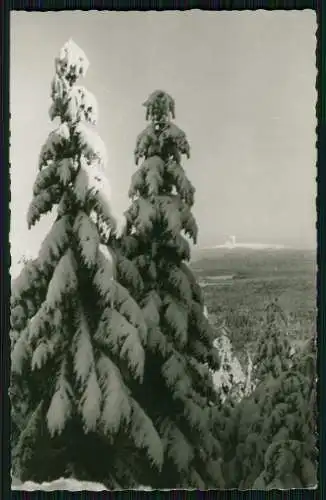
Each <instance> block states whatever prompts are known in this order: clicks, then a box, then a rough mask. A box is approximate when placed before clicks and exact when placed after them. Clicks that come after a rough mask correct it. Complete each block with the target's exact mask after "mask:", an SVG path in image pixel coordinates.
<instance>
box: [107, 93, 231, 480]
mask: <svg viewBox="0 0 326 500" xmlns="http://www.w3.org/2000/svg"><path fill="white" fill-rule="evenodd" d="M144 106H145V108H146V119H147V120H148V121H149V124H148V126H147V127H146V128H145V130H144V131H143V132H142V133H141V134H140V135H139V136H138V139H137V144H136V149H135V162H136V164H137V166H138V164H139V163H140V165H139V166H138V168H137V170H136V172H135V173H134V175H133V178H132V181H131V187H130V191H129V194H130V197H131V199H132V202H131V206H130V208H129V209H128V210H127V212H126V219H127V226H126V233H125V236H124V237H123V238H122V244H121V248H120V251H121V254H125V255H126V256H127V257H128V259H130V260H131V261H132V263H133V264H135V265H136V266H137V269H138V272H139V277H138V279H137V280H135V285H137V284H138V283H139V282H140V279H142V282H143V287H142V288H141V289H139V287H138V286H135V287H133V288H132V289H131V292H132V294H133V295H134V296H135V298H136V299H137V302H138V303H140V304H141V306H142V311H143V314H144V316H145V318H146V322H147V325H148V336H147V348H146V358H145V370H144V379H143V384H142V386H141V387H139V388H138V390H136V393H137V398H138V399H139V400H140V401H141V405H142V406H143V407H144V408H145V409H146V412H147V414H148V415H149V416H150V418H151V419H152V421H153V423H154V426H155V428H156V429H157V432H158V434H159V436H160V439H161V442H162V445H163V449H164V464H163V468H162V471H161V473H159V474H155V471H153V472H152V473H151V474H150V475H149V476H147V477H144V478H143V484H148V485H150V486H152V487H154V488H178V487H180V488H182V487H184V488H188V487H193V488H206V487H208V486H211V487H213V488H218V487H219V484H220V483H221V482H222V478H221V475H220V467H219V464H220V461H219V457H220V453H221V450H220V446H219V443H218V442H217V440H216V439H215V438H214V436H213V434H212V430H211V427H210V422H211V418H210V403H212V402H213V401H214V400H215V398H216V393H215V391H214V384H213V380H212V375H211V370H216V369H218V367H219V356H218V352H217V349H216V348H214V346H213V341H214V332H213V330H212V328H211V327H210V324H209V322H208V320H207V318H206V317H205V314H204V304H203V297H202V292H201V288H200V286H199V284H198V283H197V282H196V279H195V277H194V275H193V273H192V272H191V270H190V268H189V267H188V265H187V264H186V261H188V260H189V258H190V246H189V242H188V240H187V236H188V237H190V238H192V239H193V241H194V242H196V239H197V231H198V229H197V225H196V221H195V219H194V217H193V215H192V213H191V207H192V205H193V203H194V193H195V189H194V187H193V186H192V184H191V182H190V181H189V180H188V178H187V176H186V173H185V170H184V169H183V167H182V166H181V156H182V155H185V156H189V144H188V142H187V139H186V135H185V133H184V132H183V131H182V130H181V129H179V128H178V127H177V126H176V125H175V123H173V121H172V120H173V118H174V111H175V110H174V100H173V99H172V97H171V96H170V95H168V94H167V93H166V92H163V91H155V92H153V93H152V94H151V95H150V96H149V98H148V100H147V101H146V102H145V104H144ZM117 269H118V271H119V265H118V267H117ZM126 271H127V270H126ZM122 274H123V273H119V274H118V276H119V279H120V280H121V282H122V283H124V280H123V279H124V276H123V275H122ZM126 286H127V285H126Z"/></svg>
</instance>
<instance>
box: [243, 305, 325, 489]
mask: <svg viewBox="0 0 326 500" xmlns="http://www.w3.org/2000/svg"><path fill="white" fill-rule="evenodd" d="M278 314H279V315H280V316H282V311H281V310H280V309H279V306H278V305H276V306H275V304H272V305H271V307H270V308H268V309H267V328H266V330H265V335H263V336H262V337H267V338H266V339H265V344H266V346H268V345H269V338H270V346H271V347H270V349H269V350H268V349H264V348H263V347H262V348H261V349H260V350H259V356H256V358H255V363H256V365H255V370H256V373H259V374H260V380H259V378H258V377H257V384H258V385H257V387H256V389H255V390H254V391H253V393H252V394H251V395H250V396H249V397H248V398H245V399H244V400H243V401H242V402H241V404H240V406H239V412H238V417H237V418H238V426H237V434H238V435H237V438H236V439H235V441H236V442H237V447H236V454H235V455H236V462H237V467H238V470H239V471H240V477H241V480H240V483H239V485H238V487H239V488H240V489H250V488H257V489H270V488H284V489H286V488H294V487H298V488H300V487H307V486H311V485H312V483H314V470H315V469H314V465H313V460H314V457H315V440H314V429H313V421H314V420H313V418H312V415H311V411H312V405H311V401H312V398H313V392H312V389H311V387H312V385H311V381H312V377H311V370H310V372H309V375H304V374H303V373H301V372H302V371H303V372H305V370H304V369H300V368H299V366H302V363H303V364H304V362H303V359H306V358H305V356H303V358H301V357H299V359H300V361H298V362H297V364H296V363H291V360H290V347H289V345H288V342H287V339H286V334H285V333H284V329H282V328H281V327H280V325H282V321H278V320H277V315H278ZM269 336H270V337H269ZM262 343H263V341H262ZM262 352H265V354H268V355H269V356H270V358H269V359H268V360H266V361H265V359H264V358H263V357H262V356H261V353H262ZM312 358H313V356H312ZM258 359H259V360H260V361H259V362H260V364H261V365H262V366H260V364H259V362H258ZM308 364H309V363H308ZM267 367H269V371H268V370H267ZM307 371H309V370H307Z"/></svg>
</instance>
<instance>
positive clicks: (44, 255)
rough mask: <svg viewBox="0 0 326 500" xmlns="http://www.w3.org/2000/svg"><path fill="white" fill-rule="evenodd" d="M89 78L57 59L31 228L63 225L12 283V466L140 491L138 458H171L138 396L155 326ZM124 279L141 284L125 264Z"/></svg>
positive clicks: (83, 67) (68, 49) (151, 462)
mask: <svg viewBox="0 0 326 500" xmlns="http://www.w3.org/2000/svg"><path fill="white" fill-rule="evenodd" d="M87 68H88V61H87V58H86V56H85V54H84V53H83V51H82V50H81V49H80V48H79V47H78V46H77V45H75V43H74V42H73V41H72V40H69V41H68V42H67V43H66V44H65V45H64V46H63V48H62V49H61V51H60V53H59V56H58V57H57V58H56V60H55V76H54V79H53V82H52V90H51V98H52V105H51V108H50V118H51V119H52V120H55V119H56V120H57V122H58V124H57V127H56V128H55V129H54V130H53V131H52V132H51V133H50V135H49V137H48V139H47V140H46V142H45V144H44V146H43V148H42V150H41V154H40V160H39V173H38V174H37V177H36V180H35V183H34V190H33V199H32V202H31V204H30V208H29V211H28V226H29V227H32V226H33V225H34V224H35V223H36V222H37V221H38V220H39V219H40V217H41V216H42V215H43V214H46V213H48V212H49V211H51V210H52V209H55V207H57V208H56V219H55V221H54V223H53V225H52V227H51V229H50V231H49V233H48V235H47V236H46V237H45V239H44V241H43V243H42V245H41V248H40V251H39V254H38V256H37V257H36V258H35V259H33V260H29V261H28V262H27V263H26V264H25V266H24V269H23V270H22V272H21V273H20V275H19V276H18V277H17V278H16V279H15V280H14V282H13V284H12V297H11V328H12V331H11V339H12V382H11V400H12V411H13V419H14V422H15V432H14V434H15V441H16V443H15V448H14V451H13V468H14V474H15V475H18V476H20V479H21V480H26V479H28V480H35V481H47V480H51V479H56V478H58V477H61V476H64V477H67V475H73V476H74V477H77V478H78V479H84V480H91V481H99V482H102V483H104V484H105V485H106V486H107V487H112V488H113V487H127V488H128V487H133V486H134V485H135V484H138V479H137V471H135V470H134V469H132V465H133V464H134V457H137V454H138V455H139V456H141V457H142V461H143V462H148V467H153V468H154V469H155V467H157V468H158V469H160V467H161V465H162V461H163V453H164V451H163V442H162V439H161V435H160V434H159V432H158V429H156V428H155V427H154V425H153V423H152V421H151V419H150V418H149V416H148V415H147V414H146V412H145V411H144V410H143V408H142V407H141V405H140V404H139V402H138V401H137V400H136V399H134V397H133V394H132V393H131V390H130V387H131V386H132V384H133V383H134V382H135V381H137V382H135V383H140V382H141V381H142V379H143V377H144V364H145V346H146V343H147V341H148V339H147V327H146V323H145V321H144V319H143V314H142V311H141V309H140V308H139V307H138V305H137V303H136V302H135V300H134V299H133V298H132V297H131V295H130V294H129V292H128V291H127V289H126V288H124V287H123V286H122V285H121V284H119V282H118V281H117V280H116V262H115V255H114V251H113V247H114V242H115V240H116V239H117V238H118V237H119V234H118V233H119V228H118V227H117V222H116V217H115V215H114V214H113V212H112V207H111V204H110V186H109V183H108V182H107V181H106V179H105V175H104V169H105V147H104V144H103V142H102V140H101V139H100V138H99V136H98V135H97V133H96V130H95V125H96V122H97V115H98V111H97V103H96V100H95V97H94V96H93V94H91V93H90V92H89V91H88V90H87V89H86V88H84V87H82V86H79V85H77V80H78V79H79V77H82V76H84V75H85V73H86V71H87ZM124 271H125V272H124ZM119 272H120V274H123V272H124V278H125V279H124V283H125V284H126V285H129V282H128V279H129V278H130V280H131V281H132V284H133V285H135V286H136V287H137V286H138V284H139V283H138V277H139V272H138V271H137V269H136V268H135V269H134V267H133V264H132V263H131V262H129V261H128V260H127V259H126V258H125V257H123V256H121V255H119ZM139 281H140V283H141V282H142V280H141V278H140V277H139ZM130 288H132V286H131V285H130ZM149 344H150V345H152V341H151V339H149ZM131 460H132V464H131V465H130V464H129V462H130V461H131Z"/></svg>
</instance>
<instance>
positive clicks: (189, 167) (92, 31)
mask: <svg viewBox="0 0 326 500" xmlns="http://www.w3.org/2000/svg"><path fill="white" fill-rule="evenodd" d="M315 33H316V16H315V13H314V12H313V11H309V10H306V11H272V12H269V11H256V12H250V11H247V12H204V11H188V12H118V13H116V12H96V11H92V12H80V11H79V12H78V11H75V12H68V11H63V12H45V13H41V12H31V13H29V12H12V14H11V46H10V51H11V56H10V59H11V67H10V80H11V85H10V106H11V153H10V156H11V245H12V247H11V254H12V260H13V261H14V262H15V261H16V260H17V259H18V258H19V256H20V255H21V254H22V253H24V252H26V253H28V254H32V255H35V254H36V253H37V251H38V249H39V246H40V243H41V241H42V240H43V238H44V236H45V234H46V232H47V231H48V230H49V229H50V222H51V221H50V220H49V218H45V219H44V220H41V222H39V223H38V224H37V225H36V227H35V229H33V230H30V231H29V230H28V229H27V223H26V212H27V208H28V205H29V203H30V201H31V196H32V186H33V183H34V180H35V176H36V174H37V161H38V155H39V152H40V148H41V146H42V144H43V142H44V140H45V139H46V136H47V134H48V132H49V131H50V130H51V129H52V128H53V124H51V122H50V119H49V116H48V108H49V105H50V97H49V96H50V84H51V80H52V77H53V75H54V58H55V56H56V55H57V53H58V51H59V50H60V48H61V46H62V45H63V44H64V43H65V42H66V41H67V40H68V39H69V38H70V37H71V38H72V39H73V40H74V41H75V42H76V43H77V44H78V45H79V46H80V47H81V48H82V49H83V50H84V51H85V53H86V55H87V57H88V58H89V60H90V67H89V70H88V74H87V76H86V78H85V80H84V81H83V82H82V81H80V84H85V86H86V87H87V88H88V89H89V90H90V91H91V92H93V93H94V94H95V96H96V98H97V100H98V104H99V110H100V119H99V124H98V132H99V134H100V136H101V137H102V139H103V140H104V142H105V144H106V146H107V150H108V158H109V163H108V167H107V176H108V178H109V180H110V183H111V186H112V190H113V200H112V201H113V203H114V205H115V207H116V209H117V210H118V211H123V210H124V209H125V208H126V207H127V206H128V198H127V192H128V188H129V183H130V178H131V175H132V173H133V172H134V169H135V166H134V163H133V151H134V146H135V141H136V137H137V135H138V134H139V133H140V132H141V131H142V130H143V129H144V128H145V126H146V122H145V110H144V108H143V106H142V103H143V102H144V101H145V100H146V98H147V97H148V95H149V93H151V92H152V91H153V90H156V89H163V90H165V91H167V92H169V93H170V94H171V95H172V96H173V97H174V99H175V101H176V124H177V125H178V126H179V127H180V128H182V129H183V130H184V131H185V132H186V134H187V137H188V140H189V142H190V145H191V159H190V160H186V159H185V160H184V162H183V165H184V167H185V169H186V171H187V173H188V176H189V178H190V180H191V181H192V182H193V184H194V185H195V187H196V199H195V207H194V215H195V216H196V218H197V222H198V225H199V242H198V243H199V245H200V246H209V245H214V244H218V243H221V242H223V241H224V240H225V239H226V238H227V237H228V236H229V235H231V234H232V235H236V237H237V240H238V241H244V242H245V241H250V242H251V241H252V242H262V243H277V244H285V245H290V246H296V247H312V248H313V247H314V246H315V240H316V236H315V219H316V208H315V197H316V181H315V178H316V149H315V142H316V137H315V127H316V116H315V104H316V90H315V80H316V65H315V49H316V39H315Z"/></svg>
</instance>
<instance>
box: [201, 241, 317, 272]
mask: <svg viewBox="0 0 326 500" xmlns="http://www.w3.org/2000/svg"><path fill="white" fill-rule="evenodd" d="M191 267H192V269H193V270H194V271H195V272H196V273H198V274H199V275H200V276H208V275H211V276H214V275H215V276H216V275H218V276H223V275H233V277H234V278H235V279H236V278H254V277H262V276H265V277H270V276H281V275H282V276H291V275H293V276H295V275H298V274H300V275H302V273H303V274H307V275H310V276H311V277H314V276H315V274H316V252H314V251H313V250H297V249H286V248H285V249H284V248H282V249H273V248H263V249H256V248H255V249H253V248H242V247H239V248H238V247H236V248H225V247H215V248H208V249H194V251H193V254H192V261H191Z"/></svg>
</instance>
